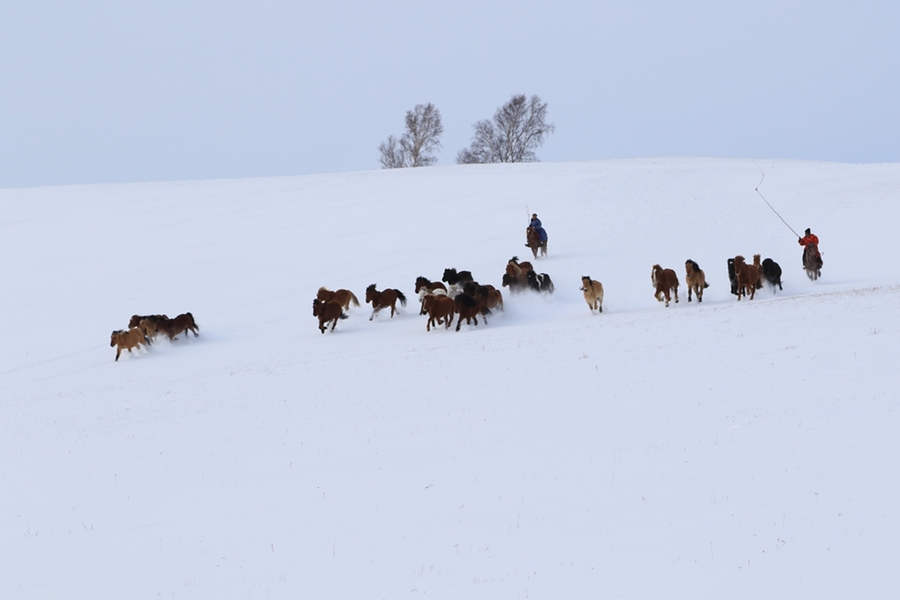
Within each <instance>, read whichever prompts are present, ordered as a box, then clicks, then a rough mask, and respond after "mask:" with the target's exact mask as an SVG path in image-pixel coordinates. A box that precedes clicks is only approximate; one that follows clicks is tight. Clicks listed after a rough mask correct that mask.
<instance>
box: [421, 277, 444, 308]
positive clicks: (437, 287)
mask: <svg viewBox="0 0 900 600" xmlns="http://www.w3.org/2000/svg"><path fill="white" fill-rule="evenodd" d="M416 295H418V296H419V302H421V303H422V308H421V310H419V314H420V315H424V314H426V312H427V309H426V308H425V298H426V297H427V296H434V295H445V296H446V295H447V286H446V285H444V284H443V283H441V282H440V281H431V280H430V279H426V278H425V277H416Z"/></svg>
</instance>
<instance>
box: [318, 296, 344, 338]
mask: <svg viewBox="0 0 900 600" xmlns="http://www.w3.org/2000/svg"><path fill="white" fill-rule="evenodd" d="M313 316H314V317H319V331H321V332H322V333H325V330H326V329H328V323H331V330H332V331H334V328H335V327H336V326H337V322H338V319H346V318H347V315H345V314H344V309H343V308H342V307H341V305H340V304H339V303H338V302H337V301H336V300H328V301H325V302H323V301H322V300H319V299H318V298H316V299H315V300H313Z"/></svg>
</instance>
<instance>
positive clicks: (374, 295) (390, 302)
mask: <svg viewBox="0 0 900 600" xmlns="http://www.w3.org/2000/svg"><path fill="white" fill-rule="evenodd" d="M397 300H400V304H401V305H402V306H406V296H404V295H403V292H401V291H400V290H396V289H392V288H388V289H386V290H384V291H383V292H379V291H378V290H376V289H375V284H374V283H373V284H372V285H370V286H369V287H367V288H366V302H367V303H371V304H372V309H373V310H372V316H371V317H369V320H370V321H371V320H372V319H374V318H375V314H376V313H377V312H378V311H379V310H381V309H382V308H388V307H390V308H391V318H392V319H393V318H394V313H395V312H396V311H397Z"/></svg>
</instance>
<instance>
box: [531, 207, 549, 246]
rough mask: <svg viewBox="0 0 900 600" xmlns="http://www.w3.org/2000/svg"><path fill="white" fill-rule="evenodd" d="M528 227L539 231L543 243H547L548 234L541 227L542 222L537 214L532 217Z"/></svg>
mask: <svg viewBox="0 0 900 600" xmlns="http://www.w3.org/2000/svg"><path fill="white" fill-rule="evenodd" d="M528 226H529V227H534V228H535V229H537V232H538V235H540V236H541V241H542V242H546V241H547V232H546V231H544V228H543V226H542V225H541V220H540V219H538V216H537V213H534V214H533V215H531V223H529V224H528Z"/></svg>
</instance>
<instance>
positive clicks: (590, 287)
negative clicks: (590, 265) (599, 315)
mask: <svg viewBox="0 0 900 600" xmlns="http://www.w3.org/2000/svg"><path fill="white" fill-rule="evenodd" d="M581 291H582V292H584V301H585V302H587V305H588V308H590V309H591V312H594V311H595V310H596V311H597V312H603V284H602V283H600V282H599V281H596V280H594V279H591V276H590V275H584V276H582V278H581Z"/></svg>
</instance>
